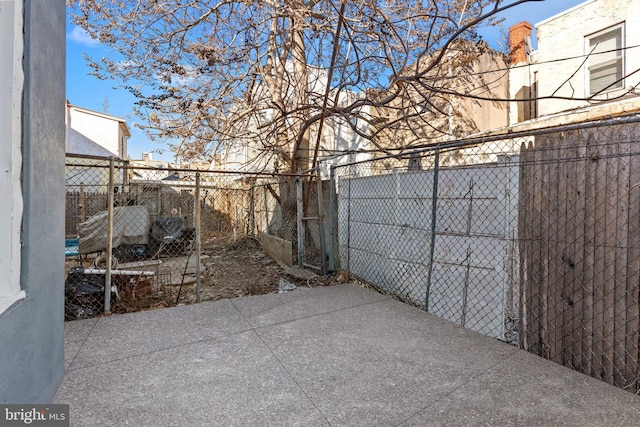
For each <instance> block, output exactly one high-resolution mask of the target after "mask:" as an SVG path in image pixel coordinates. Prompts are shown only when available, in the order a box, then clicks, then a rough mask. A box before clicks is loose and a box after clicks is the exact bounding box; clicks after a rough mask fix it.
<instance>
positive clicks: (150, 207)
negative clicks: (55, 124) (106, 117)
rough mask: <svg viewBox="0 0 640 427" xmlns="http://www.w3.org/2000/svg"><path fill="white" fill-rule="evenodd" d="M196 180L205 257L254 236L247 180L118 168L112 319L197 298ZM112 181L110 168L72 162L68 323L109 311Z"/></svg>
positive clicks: (103, 163) (68, 176) (69, 174)
mask: <svg viewBox="0 0 640 427" xmlns="http://www.w3.org/2000/svg"><path fill="white" fill-rule="evenodd" d="M196 173H199V175H200V199H199V203H200V242H201V251H202V252H205V251H207V250H208V249H210V248H212V247H215V246H216V245H222V244H226V243H230V242H233V241H235V240H237V239H239V238H241V237H243V236H247V235H248V234H251V233H252V229H251V227H252V225H251V220H252V218H253V217H252V216H251V215H250V207H251V206H250V204H251V200H250V199H251V191H250V185H249V183H248V182H247V180H246V179H243V177H238V176H233V175H232V176H226V175H216V174H214V173H211V172H209V171H199V172H197V171H187V170H169V169H164V170H163V169H151V168H143V167H132V166H130V165H128V164H126V163H124V162H116V164H115V167H114V171H113V206H114V209H113V220H112V222H113V227H112V233H113V238H112V241H113V250H112V263H111V265H112V274H111V280H112V286H111V307H110V309H111V310H110V311H111V312H116V313H117V312H128V311H137V310H141V309H148V308H153V307H162V306H167V305H174V304H177V303H178V302H180V301H183V300H193V299H195V297H194V295H193V294H194V292H195V290H194V286H193V284H194V283H195V281H196V261H195V260H196V257H195V238H196V215H195V212H196V203H198V202H197V200H196ZM109 175H110V166H109V161H105V160H97V159H87V158H72V159H69V160H68V163H67V167H66V184H67V194H66V224H65V229H66V236H67V240H66V261H65V266H66V272H67V277H66V281H65V315H66V318H67V319H78V318H85V317H91V316H95V315H98V314H101V313H103V312H104V311H105V307H104V301H105V275H106V259H107V256H106V250H107V241H108V238H107V233H108V231H107V230H108V223H109V221H108V214H107V207H108V205H109V196H110V190H109V188H110V187H109ZM201 274H206V271H203V272H201Z"/></svg>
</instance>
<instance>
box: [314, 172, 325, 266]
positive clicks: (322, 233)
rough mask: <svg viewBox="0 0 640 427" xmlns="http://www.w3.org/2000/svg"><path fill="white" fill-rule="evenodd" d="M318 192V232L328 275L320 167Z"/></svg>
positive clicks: (317, 179)
mask: <svg viewBox="0 0 640 427" xmlns="http://www.w3.org/2000/svg"><path fill="white" fill-rule="evenodd" d="M317 173H318V177H317V178H316V181H317V189H318V190H317V193H318V232H319V233H320V252H321V254H322V275H323V276H326V275H327V247H326V246H327V239H326V236H325V218H324V207H323V206H322V205H323V202H324V200H323V197H322V177H321V176H320V168H318V170H317Z"/></svg>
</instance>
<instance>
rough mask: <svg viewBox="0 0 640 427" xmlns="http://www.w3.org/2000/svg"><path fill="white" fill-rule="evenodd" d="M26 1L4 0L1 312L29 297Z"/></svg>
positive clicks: (0, 31) (0, 28)
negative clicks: (24, 266)
mask: <svg viewBox="0 0 640 427" xmlns="http://www.w3.org/2000/svg"><path fill="white" fill-rule="evenodd" d="M22 5H23V0H8V1H7V0H5V1H2V4H1V8H0V57H2V58H11V62H10V63H11V64H12V66H8V67H7V66H5V67H0V199H1V200H3V201H5V203H3V209H2V210H0V235H2V236H7V237H3V238H2V239H0V314H2V313H3V312H5V311H7V310H8V309H9V308H11V307H12V306H13V305H15V304H16V303H17V302H19V301H21V300H23V299H25V298H26V293H25V292H24V291H23V290H22V289H21V288H20V261H21V256H22V245H21V242H20V239H21V227H22V210H23V206H22V203H23V201H22V184H21V177H20V175H21V173H22V151H21V150H22V149H21V146H22V127H21V121H22V117H21V115H22V88H23V84H24V73H23V71H22V56H23V50H24V44H23V38H22V33H23V18H22V8H23V6H22Z"/></svg>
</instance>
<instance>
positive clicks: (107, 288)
mask: <svg viewBox="0 0 640 427" xmlns="http://www.w3.org/2000/svg"><path fill="white" fill-rule="evenodd" d="M114 171H115V162H114V158H113V157H111V158H110V159H109V185H108V187H109V189H108V190H107V191H108V194H107V253H106V262H107V266H106V272H105V275H104V314H106V315H110V314H111V262H112V257H113V188H114V179H113V175H114Z"/></svg>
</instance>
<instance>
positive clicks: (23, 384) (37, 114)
mask: <svg viewBox="0 0 640 427" xmlns="http://www.w3.org/2000/svg"><path fill="white" fill-rule="evenodd" d="M24 9H25V11H24V12H25V15H24V19H25V23H24V26H25V28H24V37H25V39H24V41H25V56H24V72H25V85H24V100H23V141H22V142H23V197H24V216H23V223H22V230H23V231H22V240H23V248H22V270H21V279H20V281H21V287H22V289H23V290H25V291H26V293H27V298H26V300H24V301H22V302H20V303H18V304H17V305H16V306H14V307H13V308H12V309H11V310H10V311H8V312H5V313H3V314H2V315H0V402H3V403H48V402H50V401H51V400H52V399H53V396H54V394H55V391H56V389H57V388H58V385H59V384H60V381H61V380H62V376H63V375H64V301H63V298H64V264H63V258H64V146H65V144H64V134H65V127H64V106H65V83H64V82H65V1H64V0H46V1H25V6H24Z"/></svg>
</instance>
